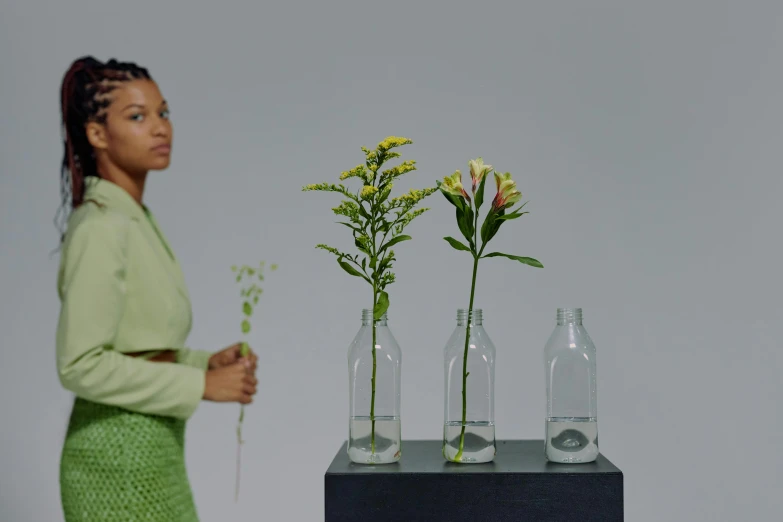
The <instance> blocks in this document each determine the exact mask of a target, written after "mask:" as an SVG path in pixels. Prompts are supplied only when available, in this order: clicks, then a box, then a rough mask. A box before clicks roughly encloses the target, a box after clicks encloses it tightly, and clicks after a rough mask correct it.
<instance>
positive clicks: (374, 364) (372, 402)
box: [370, 288, 377, 455]
mask: <svg viewBox="0 0 783 522" xmlns="http://www.w3.org/2000/svg"><path fill="white" fill-rule="evenodd" d="M376 297H377V289H376V288H373V301H372V302H373V307H374V306H375V298H376ZM373 314H374V312H373ZM375 344H376V330H375V317H374V315H373V320H372V398H371V400H370V422H371V423H372V433H371V435H370V449H371V451H372V454H373V455H375V371H376V367H377V359H376V354H375Z"/></svg>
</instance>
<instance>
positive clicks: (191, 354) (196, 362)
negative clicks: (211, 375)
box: [177, 347, 213, 371]
mask: <svg viewBox="0 0 783 522" xmlns="http://www.w3.org/2000/svg"><path fill="white" fill-rule="evenodd" d="M212 355H213V352H208V351H206V350H193V349H191V348H188V347H185V348H181V349H179V350H177V361H178V362H179V363H180V364H186V365H188V366H193V367H194V368H200V369H202V370H204V371H206V370H208V369H209V358H210V357H212Z"/></svg>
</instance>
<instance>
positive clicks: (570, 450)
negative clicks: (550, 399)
mask: <svg viewBox="0 0 783 522" xmlns="http://www.w3.org/2000/svg"><path fill="white" fill-rule="evenodd" d="M544 453H545V455H546V458H547V460H548V461H550V462H554V463H562V464H587V463H590V462H595V460H596V459H597V458H598V453H599V451H598V422H597V421H596V419H595V418H592V417H550V418H549V419H547V422H546V442H545V448H544Z"/></svg>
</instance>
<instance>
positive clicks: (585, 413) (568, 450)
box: [544, 308, 598, 463]
mask: <svg viewBox="0 0 783 522" xmlns="http://www.w3.org/2000/svg"><path fill="white" fill-rule="evenodd" d="M595 357H596V350H595V345H594V344H593V341H592V340H591V339H590V336H589V335H588V334H587V330H586V329H585V327H584V326H583V325H582V309H581V308H558V309H557V325H556V326H555V329H554V331H553V332H552V335H551V336H550V337H549V340H548V341H547V344H546V347H545V348H544V366H545V372H546V442H545V452H546V457H547V459H548V460H549V461H551V462H567V463H585V462H593V461H594V460H595V459H596V457H598V397H597V390H596V360H595Z"/></svg>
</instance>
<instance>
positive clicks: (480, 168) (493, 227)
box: [436, 158, 544, 462]
mask: <svg viewBox="0 0 783 522" xmlns="http://www.w3.org/2000/svg"><path fill="white" fill-rule="evenodd" d="M468 166H469V167H470V177H471V180H472V187H471V189H472V190H471V193H472V195H473V198H471V197H470V194H468V192H467V191H466V190H465V188H464V187H463V186H462V173H461V172H460V171H459V170H457V171H455V172H454V174H452V175H451V176H446V177H445V178H444V179H443V181H442V182H441V181H438V182H436V183H437V186H438V188H439V189H440V191H441V193H442V194H443V195H444V196H445V197H446V199H447V200H448V201H449V202H450V203H451V204H452V205H454V207H455V208H456V217H457V226H458V228H459V230H460V232H461V233H462V235H463V236H464V237H465V239H466V240H467V242H468V244H467V245H466V244H464V243H462V242H461V241H458V240H457V239H455V238H453V237H451V236H447V237H444V238H443V239H445V240H446V241H447V242H448V243H449V245H451V246H452V248H454V249H456V250H460V251H464V252H470V254H471V255H472V256H473V278H472V281H471V287H470V304H469V306H468V314H469V316H470V314H472V313H473V301H474V297H475V293H476V275H477V273H478V263H479V260H480V259H482V258H485V257H506V258H509V259H513V260H514V261H519V262H520V263H523V264H526V265H529V266H534V267H538V268H543V267H544V265H542V264H541V263H540V262H539V261H537V260H535V259H533V258H532V257H521V256H517V255H512V254H504V253H502V252H491V253H489V254H484V249H485V248H486V246H487V244H488V243H489V242H490V240H492V238H493V237H495V235H496V234H497V233H498V230H500V227H501V225H503V223H505V222H506V221H509V220H512V219H517V218H519V217H521V216H523V215H525V214H528V212H522V208H523V207H524V206H525V205H526V204H527V203H524V204H522V205H521V206H519V207H518V208H516V209H515V210H513V211H512V212H508V213H507V211H509V210H511V209H512V208H513V206H514V205H515V204H516V203H518V202H519V201H520V200H521V199H522V193H521V192H519V191H518V190H517V186H516V182H515V181H514V180H512V179H511V174H510V173H508V172H506V173H502V174H501V173H498V172H494V174H495V184H496V186H497V193H496V194H495V197H494V199H493V200H492V206H491V207H490V209H489V212H488V213H487V217H486V218H485V219H484V223H483V224H482V225H481V229H480V233H479V226H478V221H479V209H480V208H481V205H482V204H483V203H484V186H485V184H486V182H487V178H488V177H489V175H490V173H492V172H493V168H492V165H485V164H484V160H483V159H482V158H477V159H475V160H470V161H469V162H468ZM479 239H480V240H481V241H480V242H479ZM471 319H472V318H471V317H469V318H468V321H467V331H466V335H465V350H464V355H463V360H462V430H461V433H460V442H459V450H458V451H457V454H456V455H455V457H454V461H455V462H460V461H461V460H462V453H463V449H464V446H465V423H466V420H467V419H466V415H467V380H468V375H469V372H468V346H469V343H470V325H471ZM444 444H445V441H444ZM444 456H445V452H444Z"/></svg>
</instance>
